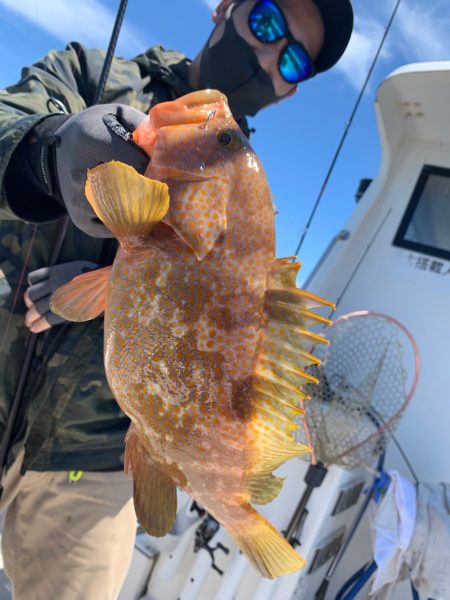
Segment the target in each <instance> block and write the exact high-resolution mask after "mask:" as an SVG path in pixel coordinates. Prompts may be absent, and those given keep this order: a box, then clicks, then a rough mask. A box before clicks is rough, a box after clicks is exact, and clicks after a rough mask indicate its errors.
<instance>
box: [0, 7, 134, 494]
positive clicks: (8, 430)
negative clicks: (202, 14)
mask: <svg viewBox="0 0 450 600" xmlns="http://www.w3.org/2000/svg"><path fill="white" fill-rule="evenodd" d="M127 4H128V0H120V5H119V9H118V11H117V15H116V20H115V22H114V26H113V30H112V33H111V38H110V40H109V44H108V49H107V52H106V55H105V60H104V62H103V68H102V71H101V74H100V79H99V82H98V85H97V89H96V93H95V96H94V100H93V102H92V104H91V106H94V105H96V104H100V103H101V100H102V98H103V94H104V92H105V86H106V82H107V80H108V76H109V72H110V69H111V63H112V59H113V56H114V51H115V49H116V45H117V40H118V37H119V33H120V29H121V27H122V23H123V19H124V16H125V10H126V7H127ZM68 226H69V217H68V216H67V215H66V216H65V217H64V218H63V219H62V220H61V223H60V226H59V228H58V233H57V235H56V239H55V242H54V245H53V249H52V252H51V255H50V260H49V262H48V266H49V267H52V266H54V265H55V264H56V263H57V262H58V259H59V256H60V254H61V249H62V247H63V244H64V240H65V237H66V233H67V228H68ZM36 229H37V228H36ZM35 233H36V232H35ZM34 239H35V237H34V236H33V238H32V241H31V245H32V244H33V243H34ZM30 254H31V248H30V249H29V250H28V256H29V255H30ZM27 260H28V259H27ZM25 267H26V264H25V266H24V269H23V272H22V275H21V278H20V281H19V283H18V287H20V286H21V285H22V282H23V277H24V275H25ZM16 296H17V295H16ZM38 336H39V334H38V333H30V334H29V336H28V340H27V344H26V346H27V347H26V352H25V359H24V361H23V364H22V369H21V372H20V376H19V381H18V383H17V387H16V391H15V394H14V399H13V402H12V404H11V409H10V411H9V414H8V418H7V421H6V425H5V430H4V432H3V436H2V439H1V442H0V498H1V496H2V494H3V485H2V484H1V481H2V479H3V475H4V472H5V467H6V462H7V458H8V453H9V450H10V445H11V440H12V438H13V435H14V432H15V430H16V420H17V416H18V414H19V409H20V407H21V405H22V399H23V392H24V390H25V385H26V383H27V379H28V376H29V374H30V369H31V364H32V361H33V357H34V352H35V349H36V344H37V340H38Z"/></svg>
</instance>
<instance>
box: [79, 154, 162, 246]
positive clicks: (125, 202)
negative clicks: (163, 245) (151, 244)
mask: <svg viewBox="0 0 450 600" xmlns="http://www.w3.org/2000/svg"><path fill="white" fill-rule="evenodd" d="M85 192H86V197H87V199H88V200H89V203H90V204H91V206H92V208H93V209H94V211H95V214H96V215H97V217H98V218H99V219H100V220H101V221H102V222H103V223H104V225H105V226H106V227H107V228H108V229H109V230H110V231H111V232H112V233H113V234H114V235H115V236H116V237H117V239H118V240H119V241H120V242H121V244H122V245H124V246H139V245H141V244H142V242H143V240H145V238H146V237H147V236H148V235H149V234H150V233H151V231H152V229H153V228H154V227H155V225H157V224H158V223H159V222H160V221H161V220H162V219H163V218H164V217H165V216H166V214H167V211H168V210H169V188H168V187H167V185H166V184H165V183H161V182H160V181H155V180H153V179H149V178H148V177H144V176H143V175H139V173H138V172H137V171H136V170H135V169H133V167H130V166H129V165H126V164H124V163H121V162H118V161H114V160H113V161H111V162H107V163H104V164H102V165H99V166H98V167H95V168H94V169H88V176H87V182H86V188H85Z"/></svg>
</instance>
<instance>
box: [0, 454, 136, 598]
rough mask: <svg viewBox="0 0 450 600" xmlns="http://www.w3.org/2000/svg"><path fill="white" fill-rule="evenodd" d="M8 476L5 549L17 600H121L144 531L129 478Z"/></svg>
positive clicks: (14, 470) (1, 506) (2, 505)
mask: <svg viewBox="0 0 450 600" xmlns="http://www.w3.org/2000/svg"><path fill="white" fill-rule="evenodd" d="M22 458H23V457H22V456H20V457H19V458H18V460H17V461H16V462H15V463H14V465H13V466H12V467H11V469H10V470H9V471H8V472H7V474H6V476H5V478H4V482H3V483H4V492H3V496H2V499H1V502H0V511H4V510H6V514H5V520H4V527H3V535H2V551H3V560H4V565H5V571H6V574H7V575H8V577H9V579H10V580H11V582H12V586H13V597H14V600H114V599H115V598H117V595H118V594H119V591H120V588H121V586H122V583H123V580H124V579H125V576H126V574H127V571H128V567H129V565H130V561H131V555H132V552H133V546H134V539H135V533H136V516H135V513H134V508H133V500H132V482H131V478H130V477H126V476H125V475H124V474H123V473H122V472H114V473H87V472H85V473H84V474H83V476H82V477H81V479H80V480H79V481H77V482H76V483H70V482H69V478H68V473H67V472H61V471H60V472H42V473H41V472H37V471H29V472H27V473H26V474H25V476H24V477H21V476H20V474H19V469H20V465H21V462H22Z"/></svg>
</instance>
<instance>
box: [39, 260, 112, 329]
mask: <svg viewBox="0 0 450 600" xmlns="http://www.w3.org/2000/svg"><path fill="white" fill-rule="evenodd" d="M111 268H112V267H104V268H103V269H96V270H95V271H89V272H88V273H83V274H82V275H78V276H77V277H74V278H73V279H72V281H69V283H66V284H65V285H63V286H61V287H60V288H58V289H57V290H56V292H55V293H54V294H53V295H52V297H51V299H50V309H51V311H52V312H54V313H56V314H57V315H59V316H60V317H63V319H66V320H67V321H78V322H81V321H90V320H91V319H95V318H96V317H98V316H100V315H101V314H102V313H103V311H104V310H105V306H106V291H107V287H108V281H109V276H110V274H111Z"/></svg>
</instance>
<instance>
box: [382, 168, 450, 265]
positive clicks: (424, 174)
mask: <svg viewBox="0 0 450 600" xmlns="http://www.w3.org/2000/svg"><path fill="white" fill-rule="evenodd" d="M430 175H441V176H444V177H447V178H448V180H449V183H450V169H447V168H445V167H436V166H434V165H424V166H423V168H422V171H421V173H420V176H419V179H418V180H417V183H416V185H415V187H414V190H413V192H412V194H411V199H410V201H409V203H408V206H407V207H406V210H405V213H404V215H403V218H402V220H401V221H400V225H399V227H398V229H397V233H396V234H395V236H394V239H393V241H392V244H393V246H397V247H398V248H404V249H407V250H413V251H414V252H419V253H420V254H427V255H428V256H434V257H437V258H443V259H446V260H450V250H442V249H441V248H437V247H436V246H428V245H427V244H420V243H418V242H411V241H409V240H405V235H406V232H407V230H408V227H409V225H410V223H411V220H412V218H413V216H414V212H415V210H416V208H417V206H418V204H419V202H420V199H421V197H422V194H423V191H424V189H425V186H426V184H427V181H428V178H429V177H430ZM449 226H450V223H449Z"/></svg>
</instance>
